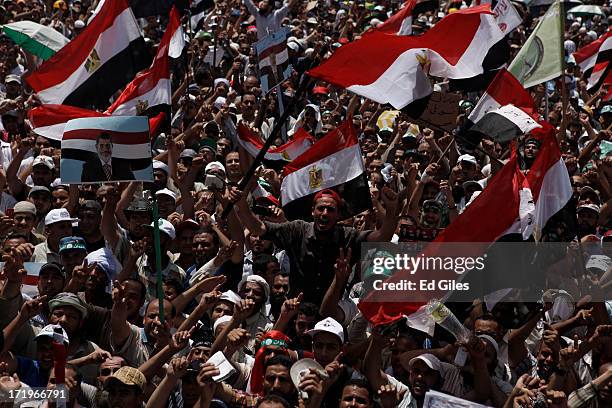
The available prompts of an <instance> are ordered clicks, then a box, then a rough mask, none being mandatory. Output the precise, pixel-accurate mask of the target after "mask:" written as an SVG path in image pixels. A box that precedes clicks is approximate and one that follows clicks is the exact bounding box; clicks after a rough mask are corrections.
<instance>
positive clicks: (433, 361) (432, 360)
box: [408, 353, 442, 373]
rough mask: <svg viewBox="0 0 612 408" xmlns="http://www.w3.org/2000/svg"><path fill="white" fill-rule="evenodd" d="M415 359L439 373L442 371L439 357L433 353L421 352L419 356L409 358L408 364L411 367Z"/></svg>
mask: <svg viewBox="0 0 612 408" xmlns="http://www.w3.org/2000/svg"><path fill="white" fill-rule="evenodd" d="M417 360H421V361H422V362H424V363H425V364H427V367H429V368H431V369H432V370H434V371H437V372H439V373H441V372H442V363H441V362H440V359H439V358H438V357H436V356H434V355H433V354H429V353H425V354H421V355H420V356H417V357H414V358H413V359H412V360H410V362H409V363H408V365H409V366H411V367H412V365H413V364H414V363H415V362H416V361H417Z"/></svg>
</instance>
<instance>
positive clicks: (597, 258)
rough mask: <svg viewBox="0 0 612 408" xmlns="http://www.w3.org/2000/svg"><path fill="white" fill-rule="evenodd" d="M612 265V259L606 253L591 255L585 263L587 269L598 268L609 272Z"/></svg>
mask: <svg viewBox="0 0 612 408" xmlns="http://www.w3.org/2000/svg"><path fill="white" fill-rule="evenodd" d="M610 266H612V259H610V257H609V256H606V255H591V256H590V257H589V259H588V261H587V263H586V265H585V268H586V269H597V270H599V271H602V272H607V271H608V269H609V268H610Z"/></svg>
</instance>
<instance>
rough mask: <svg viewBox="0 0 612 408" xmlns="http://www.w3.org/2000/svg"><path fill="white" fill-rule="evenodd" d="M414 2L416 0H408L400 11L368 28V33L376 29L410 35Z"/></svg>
mask: <svg viewBox="0 0 612 408" xmlns="http://www.w3.org/2000/svg"><path fill="white" fill-rule="evenodd" d="M416 3H417V1H416V0H408V1H407V2H406V3H404V6H403V7H402V8H401V9H400V11H398V12H397V13H395V14H394V15H392V16H391V17H389V19H388V20H387V21H385V22H384V23H382V24H381V25H379V26H378V27H374V28H372V29H370V30H369V31H368V33H369V32H374V31H378V32H384V33H390V34H395V35H412V17H413V14H414V7H415V6H416Z"/></svg>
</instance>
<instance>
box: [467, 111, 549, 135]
mask: <svg viewBox="0 0 612 408" xmlns="http://www.w3.org/2000/svg"><path fill="white" fill-rule="evenodd" d="M538 127H541V126H540V125H538V124H537V122H536V121H535V120H533V119H532V118H531V117H530V116H529V115H527V114H526V113H525V112H523V111H522V110H520V109H519V108H517V107H515V106H513V105H506V106H502V107H501V108H499V109H495V110H492V111H490V112H488V113H487V114H486V115H484V116H483V117H482V118H481V119H480V120H479V121H478V122H476V123H475V124H474V126H472V127H471V128H470V132H477V133H480V134H482V135H486V136H489V137H491V138H493V139H494V140H495V141H497V142H500V143H503V142H508V141H510V140H512V139H515V138H516V137H518V136H520V135H522V134H524V133H528V132H530V131H531V130H533V129H535V128H538Z"/></svg>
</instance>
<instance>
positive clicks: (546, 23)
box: [508, 0, 563, 88]
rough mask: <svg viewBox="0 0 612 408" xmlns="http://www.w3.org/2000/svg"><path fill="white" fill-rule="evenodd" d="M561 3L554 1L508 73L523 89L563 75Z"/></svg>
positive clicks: (513, 61) (557, 0)
mask: <svg viewBox="0 0 612 408" xmlns="http://www.w3.org/2000/svg"><path fill="white" fill-rule="evenodd" d="M561 19H562V17H561V3H560V2H559V0H556V1H555V2H554V3H553V4H551V5H550V8H549V9H548V11H547V12H546V14H544V16H542V17H541V18H540V22H539V23H538V25H537V27H536V28H535V30H534V31H533V33H532V34H531V36H530V37H529V38H528V39H527V41H526V42H525V44H524V45H523V47H522V48H521V50H520V51H519V53H518V54H517V55H516V57H515V58H514V60H512V63H511V64H510V67H509V68H508V71H510V72H511V73H512V75H514V76H515V77H516V79H518V80H519V82H520V83H521V84H523V86H524V87H525V88H529V87H531V86H534V85H537V84H541V83H542V82H546V81H550V80H551V79H553V78H557V77H559V76H561V74H562V73H563V25H562V21H561Z"/></svg>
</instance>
